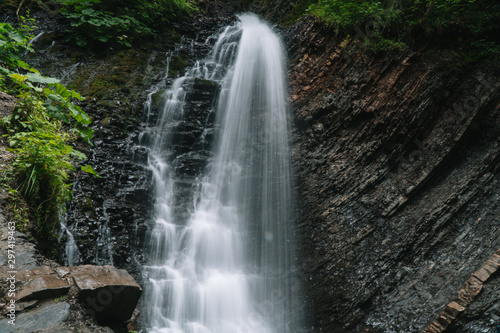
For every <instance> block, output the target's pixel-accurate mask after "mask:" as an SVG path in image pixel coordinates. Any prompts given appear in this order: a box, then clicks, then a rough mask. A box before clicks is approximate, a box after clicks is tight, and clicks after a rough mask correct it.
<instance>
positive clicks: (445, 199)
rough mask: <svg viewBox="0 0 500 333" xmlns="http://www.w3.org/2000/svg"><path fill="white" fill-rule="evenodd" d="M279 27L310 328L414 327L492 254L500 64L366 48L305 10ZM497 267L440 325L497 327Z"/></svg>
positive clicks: (499, 158)
mask: <svg viewBox="0 0 500 333" xmlns="http://www.w3.org/2000/svg"><path fill="white" fill-rule="evenodd" d="M285 35H286V36H287V38H286V39H287V40H286V43H287V44H288V45H289V53H290V73H289V74H290V79H291V102H292V106H293V108H294V110H295V122H296V130H295V132H294V151H293V159H294V163H295V170H296V175H297V188H298V197H299V200H298V202H299V209H300V211H299V225H298V228H297V233H298V235H299V237H300V239H301V242H300V248H301V250H300V257H301V262H302V273H303V274H305V279H304V282H303V283H304V287H305V292H304V293H305V295H306V298H307V306H308V308H310V309H312V313H311V316H310V320H311V324H312V325H313V326H314V328H315V329H314V331H315V332H329V333H332V332H361V331H363V332H365V331H370V332H421V331H423V330H424V329H425V328H426V327H427V326H428V325H429V324H431V322H433V321H434V320H436V319H438V317H439V315H440V314H441V311H442V310H443V309H444V308H445V307H446V306H447V305H448V304H449V303H450V302H452V301H453V300H456V299H457V297H458V299H460V297H459V296H460V295H459V291H460V290H461V289H462V290H463V288H465V289H467V288H466V287H467V286H465V287H464V284H465V285H467V283H466V282H467V281H469V279H472V277H471V275H472V274H473V273H475V272H476V271H478V270H480V268H482V267H483V266H484V267H486V266H487V265H486V262H487V260H488V259H491V258H490V257H492V255H493V254H494V253H495V252H496V251H497V250H498V249H500V238H499V236H500V222H499V219H498V215H497V212H498V210H499V208H500V201H499V198H500V188H499V186H498V181H499V172H500V165H499V162H500V147H499V143H500V118H499V117H498V115H499V108H500V104H499V103H500V90H499V89H500V83H499V74H500V71H499V68H498V66H495V65H493V64H488V63H480V64H473V65H468V64H465V62H464V61H463V60H461V59H459V58H457V57H456V56H452V55H451V53H450V52H444V51H433V50H431V49H424V50H420V51H419V52H403V53H401V52H400V53H394V54H384V55H376V54H372V53H370V52H369V51H367V50H363V49H360V48H359V47H357V46H356V45H354V44H353V42H351V43H346V42H342V40H338V39H336V38H335V37H334V36H333V33H329V32H328V31H327V30H326V29H324V28H323V27H322V25H321V24H319V23H318V22H316V21H315V20H314V19H310V18H306V19H303V20H301V22H299V23H298V24H296V25H295V26H293V27H291V28H288V29H287V30H286V31H285ZM490 261H491V260H490ZM485 265H486V266H485ZM491 265H493V266H495V265H494V264H491ZM491 265H490V266H491ZM490 266H488V267H490ZM495 267H496V266H495ZM490 268H491V267H490ZM495 271H496V268H495V269H494V270H493V269H490V273H489V274H487V276H483V278H484V282H482V281H480V279H479V280H477V279H476V280H477V281H479V282H481V283H480V284H482V286H481V285H476V287H473V288H472V289H473V291H470V290H469V291H470V293H469V294H470V295H469V296H471V297H469V296H468V297H466V298H467V299H470V302H469V303H467V302H463V304H459V306H458V307H456V308H457V310H456V311H451V312H453V313H454V317H455V318H451V319H450V318H448V317H450V316H447V315H445V317H446V318H445V319H446V320H444V319H443V318H441V319H440V321H441V322H442V325H441V326H442V327H441V328H440V329H438V331H443V330H444V328H445V327H448V331H447V332H485V331H487V330H488V329H491V328H492V327H494V326H496V324H498V321H499V320H500V309H499V308H498V306H495V305H494V304H496V303H495V299H496V295H495V290H496V289H497V288H498V285H497V282H498V275H495V274H494V272H495ZM469 289H470V288H469ZM476 291H477V292H476ZM462 294H463V292H462ZM462 296H463V295H462ZM459 303H460V302H459ZM466 303H467V304H466ZM452 307H453V305H452ZM445 312H446V311H445ZM445 312H443V314H445ZM448 319H449V320H448ZM438 322H439V320H438ZM429 329H430V328H429Z"/></svg>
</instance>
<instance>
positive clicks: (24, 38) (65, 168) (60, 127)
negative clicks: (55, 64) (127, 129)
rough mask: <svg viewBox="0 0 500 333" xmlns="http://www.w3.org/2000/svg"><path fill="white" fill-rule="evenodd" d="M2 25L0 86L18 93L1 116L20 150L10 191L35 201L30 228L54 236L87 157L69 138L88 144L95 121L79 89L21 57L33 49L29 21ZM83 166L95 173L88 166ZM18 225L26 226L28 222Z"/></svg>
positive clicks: (46, 237)
mask: <svg viewBox="0 0 500 333" xmlns="http://www.w3.org/2000/svg"><path fill="white" fill-rule="evenodd" d="M1 29H2V30H1V32H2V34H1V39H0V41H2V43H0V54H1V55H2V57H1V58H0V71H1V72H2V81H1V82H0V89H1V90H3V91H8V92H9V93H11V94H16V96H17V98H18V99H17V103H16V107H15V109H14V111H13V113H12V115H11V116H9V117H5V118H3V119H2V120H1V123H2V124H3V125H4V126H5V127H6V129H7V131H8V134H7V136H8V142H9V145H10V150H11V151H13V152H15V153H16V155H15V156H16V157H15V160H14V162H13V164H12V167H13V169H12V170H13V171H12V173H13V174H14V178H16V179H17V182H18V188H17V189H15V190H14V189H13V190H11V191H10V193H11V194H12V195H13V197H16V198H18V194H19V193H21V194H22V195H23V196H24V198H25V199H26V200H27V202H28V203H29V204H30V206H31V217H32V220H33V221H34V222H33V223H34V225H31V227H35V228H33V229H32V231H33V232H34V234H35V235H37V238H38V239H39V240H50V239H53V238H54V230H55V229H56V228H57V224H58V222H59V216H60V213H61V212H62V211H63V210H64V207H65V203H66V201H67V200H68V199H69V198H70V196H71V191H70V189H69V184H68V183H67V181H68V178H69V175H70V173H71V172H73V171H75V167H74V164H75V161H80V160H84V159H85V158H86V157H85V155H84V154H82V153H81V152H79V151H77V150H75V149H73V147H72V145H71V143H72V142H74V141H75V140H77V139H78V138H80V139H82V140H84V141H86V142H87V143H89V144H90V140H91V139H92V134H93V132H92V129H91V128H90V127H89V126H88V125H89V124H90V122H91V120H90V118H89V116H88V115H87V114H86V113H85V112H84V111H83V110H82V109H81V108H80V107H79V106H78V105H76V104H74V103H73V101H78V100H83V97H82V96H81V95H80V94H78V93H77V92H75V91H72V90H69V89H67V88H66V87H65V86H64V85H62V84H60V83H59V80H57V79H55V78H50V77H44V76H42V75H41V74H40V72H38V71H37V70H36V69H34V68H31V67H30V66H29V65H28V64H26V63H25V62H23V61H22V60H21V59H22V56H23V53H24V52H26V51H31V48H30V47H29V40H30V35H29V31H31V30H30V26H27V25H21V26H20V28H14V27H12V26H11V25H9V24H6V23H2V24H1ZM82 171H84V172H89V173H92V174H95V171H94V170H93V169H92V167H91V166H89V165H86V166H85V167H83V168H82ZM15 202H16V203H17V202H18V200H17V199H16V200H15ZM23 221H24V220H23ZM18 225H19V226H21V225H22V228H27V226H26V225H25V223H24V222H23V223H21V224H20V223H18Z"/></svg>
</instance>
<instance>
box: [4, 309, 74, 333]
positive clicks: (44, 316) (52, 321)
mask: <svg viewBox="0 0 500 333" xmlns="http://www.w3.org/2000/svg"><path fill="white" fill-rule="evenodd" d="M69 314H70V311H69V304H68V303H65V302H62V303H55V304H44V305H41V306H40V307H39V308H37V309H35V310H33V311H30V312H27V313H21V314H19V315H17V317H16V320H15V325H11V324H9V323H8V319H4V320H0V332H2V333H11V332H12V333H14V332H15V333H36V332H58V331H61V330H62V329H63V327H62V325H63V323H64V322H65V321H66V320H67V319H68V317H69ZM69 332H72V331H69Z"/></svg>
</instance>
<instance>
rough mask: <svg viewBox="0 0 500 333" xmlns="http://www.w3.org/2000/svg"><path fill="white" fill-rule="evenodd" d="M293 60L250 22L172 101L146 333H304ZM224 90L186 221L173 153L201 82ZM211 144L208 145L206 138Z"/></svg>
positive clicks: (217, 48) (160, 142) (158, 183)
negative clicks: (290, 75)
mask: <svg viewBox="0 0 500 333" xmlns="http://www.w3.org/2000/svg"><path fill="white" fill-rule="evenodd" d="M284 63H285V55H284V51H283V46H282V43H281V41H280V39H279V37H278V36H277V35H276V33H275V32H273V30H272V29H271V28H270V27H269V26H268V25H267V24H266V23H264V22H262V21H261V20H260V19H259V18H258V17H257V16H255V15H253V14H243V15H240V16H239V21H238V22H237V23H236V24H234V25H232V26H229V27H227V28H225V29H224V31H223V32H221V33H220V35H219V36H218V38H217V40H216V42H215V43H214V46H213V49H212V51H211V52H210V54H209V55H208V57H207V58H206V59H205V60H203V61H200V62H197V63H196V65H195V66H193V68H192V69H191V70H189V71H188V72H187V73H186V75H185V76H183V77H180V78H178V79H175V80H174V81H173V82H172V84H171V86H170V88H168V89H167V90H166V91H165V93H164V95H163V96H164V97H163V98H164V102H163V107H162V110H161V111H160V112H159V115H158V121H157V123H156V126H155V127H152V128H150V129H148V131H149V132H148V133H145V134H144V136H145V137H147V138H148V140H143V141H144V142H149V144H148V146H149V148H150V154H149V167H150V168H151V170H152V172H153V178H154V184H155V191H156V201H155V223H154V226H153V227H152V228H151V230H150V232H149V233H148V235H149V236H148V238H147V244H148V247H149V248H148V250H149V263H148V264H147V265H146V266H144V271H143V272H144V279H145V282H144V285H145V292H144V295H143V298H142V301H141V304H142V306H141V308H142V314H141V317H143V318H142V326H143V329H144V330H146V331H147V332H151V333H153V332H154V333H160V332H164V333H167V332H168V333H177V332H179V333H288V332H296V331H298V327H299V326H300V317H301V316H300V306H299V305H298V304H300V300H299V297H298V295H299V294H300V288H299V286H298V283H297V282H298V279H294V278H293V276H292V273H291V271H292V262H293V260H294V255H295V254H294V236H293V223H294V205H293V197H294V196H293V193H292V192H293V188H292V187H293V186H292V176H291V168H290V147H289V138H288V135H289V117H290V116H289V111H288V106H287V97H288V96H287V84H286V77H285V71H284ZM200 79H201V80H210V81H212V82H214V83H216V84H217V85H218V86H219V87H220V91H219V93H218V95H217V96H218V97H217V100H216V101H215V102H214V103H215V104H214V106H215V112H216V114H215V126H214V128H215V139H214V142H213V148H212V155H211V157H210V158H209V159H208V162H207V166H206V168H205V169H204V172H202V174H200V175H198V177H197V178H196V180H195V181H194V182H193V184H192V189H193V190H192V198H191V199H190V200H192V204H190V205H191V206H190V207H191V208H189V209H188V214H179V213H178V212H176V207H177V206H178V203H177V202H175V201H176V199H175V191H176V187H177V186H176V183H177V182H179V181H180V176H178V173H179V172H178V170H177V169H176V164H175V161H174V156H173V153H172V151H171V150H169V148H168V147H169V146H171V145H172V142H173V140H174V138H173V136H174V135H173V133H172V128H174V127H175V124H176V123H178V122H180V121H182V120H183V118H184V117H185V114H184V113H185V112H188V111H186V110H185V108H184V106H185V104H186V95H188V92H189V89H192V87H193V84H194V82H195V80H200ZM200 140H204V136H202V137H200Z"/></svg>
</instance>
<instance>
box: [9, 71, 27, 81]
mask: <svg viewBox="0 0 500 333" xmlns="http://www.w3.org/2000/svg"><path fill="white" fill-rule="evenodd" d="M9 76H10V77H11V78H13V79H14V80H16V81H17V82H24V81H26V79H28V77H27V76H26V75H21V74H17V73H15V74H10V75H9Z"/></svg>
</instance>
